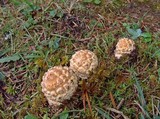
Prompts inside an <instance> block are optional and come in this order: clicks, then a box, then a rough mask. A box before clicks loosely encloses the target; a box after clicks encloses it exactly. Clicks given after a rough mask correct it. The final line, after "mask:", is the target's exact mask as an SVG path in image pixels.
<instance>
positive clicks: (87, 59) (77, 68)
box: [70, 50, 98, 79]
mask: <svg viewBox="0 0 160 119" xmlns="http://www.w3.org/2000/svg"><path fill="white" fill-rule="evenodd" d="M97 66H98V58H97V56H96V55H95V54H94V53H93V52H92V51H90V50H80V51H77V52H76V53H75V54H74V55H73V56H72V58H71V59H70V68H71V69H72V70H73V71H74V72H75V74H76V75H77V76H78V77H80V78H82V79H87V78H88V77H89V74H90V72H93V71H94V70H95V69H96V67H97Z"/></svg>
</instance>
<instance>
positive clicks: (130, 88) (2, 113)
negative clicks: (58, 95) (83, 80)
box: [0, 0, 160, 119]
mask: <svg viewBox="0 0 160 119" xmlns="http://www.w3.org/2000/svg"><path fill="white" fill-rule="evenodd" d="M142 4H143V6H145V7H143V6H142ZM148 6H149V7H148ZM158 6H159V4H158V1H154V2H149V1H139V0H137V1H136V2H129V1H128V2H127V1H123V0H120V1H118V0H114V1H112V2H108V1H107V2H106V1H103V0H102V1H101V3H100V4H95V3H94V2H90V3H85V2H83V1H81V2H74V1H69V0H61V1H58V0H57V1H54V2H52V1H32V2H29V1H28V0H22V1H21V2H20V1H17V0H11V1H8V2H7V3H5V4H4V5H3V6H2V7H0V26H1V27H0V94H1V95H0V118H2V119H3V118H4V119H13V118H18V119H20V118H25V119H31V118H33V119H37V118H43V119H55V118H60V119H67V118H80V119H82V118H87V119H89V118H92V119H94V118H95V119H100V118H106V119H110V118H124V119H128V118H129V119H130V118H135V119H139V118H140V119H144V118H154V119H158V118H160V110H159V108H160V105H159V104H160V67H159V66H160V50H159V47H160V41H159V39H160V34H159V27H158V26H159V23H158V21H159V17H157V14H158V12H159V7H158ZM133 11H134V12H133ZM150 21H152V23H151V22H150ZM73 22H74V23H75V24H76V25H77V26H74V24H73ZM120 37H129V38H133V39H134V40H135V42H136V47H137V53H136V54H134V55H133V56H125V57H123V58H122V59H121V60H119V61H117V60H115V58H114V55H113V52H114V48H115V44H116V42H117V39H118V38H120ZM80 49H90V50H92V51H93V52H95V53H96V55H97V56H98V58H99V66H98V68H97V71H96V73H95V74H93V75H91V77H90V78H89V79H88V80H87V82H88V85H87V87H88V92H89V98H90V102H91V106H92V112H93V113H92V114H91V113H90V111H89V108H88V106H87V110H86V112H84V109H83V103H82V97H81V94H82V91H81V85H80V84H79V88H78V89H77V91H76V93H75V95H74V96H73V97H72V98H71V100H68V101H67V102H66V103H64V105H62V106H61V107H60V109H59V110H55V109H54V108H52V107H50V106H49V105H48V103H47V101H46V99H45V97H44V95H43V93H42V92H41V86H40V82H41V80H42V76H43V74H44V72H45V71H47V69H48V68H50V67H52V66H55V65H63V66H65V65H68V64H69V59H70V58H71V56H72V54H73V53H74V52H75V51H77V50H80Z"/></svg>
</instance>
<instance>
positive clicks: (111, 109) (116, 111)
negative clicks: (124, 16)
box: [105, 108, 129, 119]
mask: <svg viewBox="0 0 160 119" xmlns="http://www.w3.org/2000/svg"><path fill="white" fill-rule="evenodd" d="M105 109H106V110H109V111H112V112H114V113H117V114H120V115H121V116H122V117H123V118H124V119H129V118H128V117H127V116H125V115H124V114H123V112H121V111H118V110H116V109H114V108H105Z"/></svg>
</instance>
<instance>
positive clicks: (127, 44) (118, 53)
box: [114, 38, 135, 59]
mask: <svg viewBox="0 0 160 119" xmlns="http://www.w3.org/2000/svg"><path fill="white" fill-rule="evenodd" d="M134 49H135V43H134V41H133V40H131V39H128V38H121V39H119V41H118V43H117V45H116V49H115V51H114V54H115V57H116V58H117V59H120V58H121V57H122V56H123V55H124V54H131V53H132V51H133V50H134Z"/></svg>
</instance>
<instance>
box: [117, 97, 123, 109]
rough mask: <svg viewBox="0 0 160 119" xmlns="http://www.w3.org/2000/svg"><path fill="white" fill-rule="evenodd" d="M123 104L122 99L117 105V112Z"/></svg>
mask: <svg viewBox="0 0 160 119" xmlns="http://www.w3.org/2000/svg"><path fill="white" fill-rule="evenodd" d="M123 103H124V98H122V100H121V101H120V102H119V104H118V106H117V109H118V110H119V109H120V108H121V106H122V105H123Z"/></svg>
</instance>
